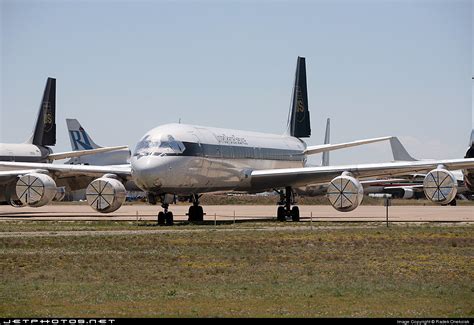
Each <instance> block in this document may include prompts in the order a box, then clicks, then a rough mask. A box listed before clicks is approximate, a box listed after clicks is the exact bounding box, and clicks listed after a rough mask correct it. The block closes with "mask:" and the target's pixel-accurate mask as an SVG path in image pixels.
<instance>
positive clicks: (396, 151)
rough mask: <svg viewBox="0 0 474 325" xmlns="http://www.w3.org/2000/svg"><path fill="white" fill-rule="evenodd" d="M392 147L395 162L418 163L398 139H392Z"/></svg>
mask: <svg viewBox="0 0 474 325" xmlns="http://www.w3.org/2000/svg"><path fill="white" fill-rule="evenodd" d="M390 146H391V147H392V154H393V160H395V161H416V159H415V158H413V157H412V156H411V155H410V154H409V153H408V151H407V150H406V149H405V147H404V146H403V145H402V143H401V142H400V140H398V138H397V137H392V138H390Z"/></svg>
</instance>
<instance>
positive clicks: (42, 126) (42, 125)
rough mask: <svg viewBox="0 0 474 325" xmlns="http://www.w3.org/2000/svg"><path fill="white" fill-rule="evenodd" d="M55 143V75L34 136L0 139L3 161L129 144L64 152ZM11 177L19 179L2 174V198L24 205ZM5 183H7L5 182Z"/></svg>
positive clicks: (82, 153)
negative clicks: (14, 191)
mask: <svg viewBox="0 0 474 325" xmlns="http://www.w3.org/2000/svg"><path fill="white" fill-rule="evenodd" d="M55 144H56V79H54V78H48V79H47V81H46V86H45V88H44V93H43V98H42V100H41V105H40V108H39V110H38V117H37V119H36V123H35V128H34V130H33V134H32V135H31V137H30V138H29V139H28V140H26V141H25V142H24V143H0V161H19V162H51V161H53V160H60V159H66V158H74V157H81V156H86V155H95V154H98V153H105V152H110V151H115V150H120V149H122V148H126V147H123V146H119V147H102V148H92V149H93V150H76V151H67V152H61V153H53V150H52V149H51V148H50V146H54V145H55ZM12 181H16V176H15V175H14V176H13V178H12V177H8V176H5V177H3V178H0V202H8V203H11V204H12V205H15V206H18V205H20V206H21V205H22V203H21V201H20V200H17V199H16V198H15V195H11V194H12V193H11V192H12V190H11V186H10V187H8V186H6V185H9V184H10V183H11V182H12ZM5 184H6V185H5ZM58 192H59V193H58V194H59V195H58V196H56V198H61V197H62V196H63V195H62V194H63V193H64V191H63V190H62V189H60V188H58Z"/></svg>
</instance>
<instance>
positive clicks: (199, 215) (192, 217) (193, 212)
mask: <svg viewBox="0 0 474 325" xmlns="http://www.w3.org/2000/svg"><path fill="white" fill-rule="evenodd" d="M200 197H201V196H200V195H198V194H193V195H191V198H190V200H189V201H190V202H192V203H193V205H191V206H190V207H189V211H188V221H191V222H201V221H204V210H203V209H202V206H200V205H199V198H200Z"/></svg>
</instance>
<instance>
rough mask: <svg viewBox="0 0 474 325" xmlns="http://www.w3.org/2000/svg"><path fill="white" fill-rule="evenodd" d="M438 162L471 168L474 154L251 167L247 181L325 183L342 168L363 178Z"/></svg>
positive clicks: (260, 185)
mask: <svg viewBox="0 0 474 325" xmlns="http://www.w3.org/2000/svg"><path fill="white" fill-rule="evenodd" d="M439 165H443V166H445V167H446V169H450V170H453V169H468V168H471V169H472V168H473V167H474V158H468V159H449V160H430V161H413V162H390V163H376V164H360V165H344V166H321V167H302V168H285V169H266V170H254V171H252V172H251V174H250V181H251V184H252V187H255V188H259V189H260V188H261V189H271V188H281V187H285V186H304V185H307V184H325V183H329V182H330V181H331V180H332V179H333V178H334V177H337V176H340V175H341V174H342V173H343V172H350V173H352V174H353V175H354V177H357V178H359V179H364V178H372V177H387V176H389V177H390V176H397V175H406V174H410V173H426V172H429V171H430V170H432V169H435V168H436V167H438V166H439Z"/></svg>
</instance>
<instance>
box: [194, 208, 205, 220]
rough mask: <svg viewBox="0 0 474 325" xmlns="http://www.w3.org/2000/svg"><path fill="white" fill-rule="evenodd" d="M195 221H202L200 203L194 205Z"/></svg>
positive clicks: (202, 214) (202, 212) (202, 211)
mask: <svg viewBox="0 0 474 325" xmlns="http://www.w3.org/2000/svg"><path fill="white" fill-rule="evenodd" d="M196 221H204V210H203V208H202V206H200V205H198V206H197V207H196Z"/></svg>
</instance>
